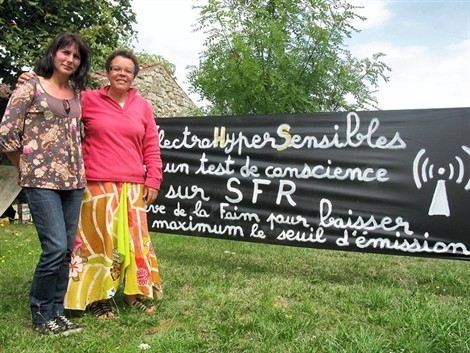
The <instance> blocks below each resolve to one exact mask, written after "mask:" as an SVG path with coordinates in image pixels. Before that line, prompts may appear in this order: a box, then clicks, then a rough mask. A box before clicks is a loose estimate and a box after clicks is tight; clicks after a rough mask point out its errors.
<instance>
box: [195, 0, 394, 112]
mask: <svg viewBox="0 0 470 353" xmlns="http://www.w3.org/2000/svg"><path fill="white" fill-rule="evenodd" d="M196 8H197V9H199V10H200V17H199V20H198V24H197V26H196V31H204V32H205V33H206V34H207V39H206V42H205V50H204V51H203V52H202V54H201V57H200V63H199V66H198V67H192V69H191V71H190V74H189V81H190V83H191V85H192V91H193V92H195V93H198V94H199V95H200V96H201V97H202V98H203V99H205V100H207V101H209V102H210V106H209V112H210V113H211V114H222V115H230V114H269V113H293V112H315V111H340V110H358V109H362V108H364V109H367V108H370V107H377V100H376V98H375V96H374V94H375V93H376V89H377V88H378V84H379V83H380V82H381V81H382V80H383V81H388V77H387V73H388V72H389V70H390V69H389V67H388V66H387V65H386V64H385V63H384V62H383V61H382V60H381V59H382V57H383V54H381V53H377V54H375V55H373V56H372V57H371V58H365V59H358V58H355V57H353V55H352V54H351V53H350V52H349V51H348V50H347V48H346V47H345V45H344V42H345V40H346V39H347V38H350V37H351V35H352V34H353V33H354V32H357V30H356V29H355V28H354V27H353V25H352V22H353V20H357V19H359V20H364V18H362V17H360V16H358V15H357V14H356V12H357V11H356V10H357V8H356V7H353V6H352V5H350V4H348V3H347V1H343V0H208V2H207V4H206V5H203V6H196Z"/></svg>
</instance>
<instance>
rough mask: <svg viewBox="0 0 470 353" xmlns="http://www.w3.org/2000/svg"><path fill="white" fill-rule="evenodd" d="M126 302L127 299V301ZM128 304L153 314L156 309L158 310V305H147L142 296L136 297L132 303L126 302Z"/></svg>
mask: <svg viewBox="0 0 470 353" xmlns="http://www.w3.org/2000/svg"><path fill="white" fill-rule="evenodd" d="M125 302H126V301H125ZM126 304H127V305H130V306H132V307H134V308H136V309H138V310H140V311H143V312H144V313H146V314H153V313H154V312H155V310H157V307H156V306H155V305H150V306H149V305H147V304H146V303H145V302H143V301H142V299H140V298H136V299H135V300H134V301H132V302H131V303H128V302H126ZM148 310H152V311H151V312H148Z"/></svg>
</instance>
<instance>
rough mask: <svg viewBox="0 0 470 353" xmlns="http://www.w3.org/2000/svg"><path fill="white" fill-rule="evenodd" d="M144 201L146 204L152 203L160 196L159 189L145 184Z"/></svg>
mask: <svg viewBox="0 0 470 353" xmlns="http://www.w3.org/2000/svg"><path fill="white" fill-rule="evenodd" d="M143 196H144V202H145V204H146V205H151V204H152V203H153V202H154V201H155V200H156V199H157V196H158V190H156V189H152V188H151V187H148V186H144V195H143Z"/></svg>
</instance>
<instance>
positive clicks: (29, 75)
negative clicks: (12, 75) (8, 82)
mask: <svg viewBox="0 0 470 353" xmlns="http://www.w3.org/2000/svg"><path fill="white" fill-rule="evenodd" d="M34 76H36V74H35V73H34V71H31V72H23V73H22V74H21V75H20V77H18V81H17V82H16V86H15V88H17V87H18V86H21V85H22V84H23V83H25V82H26V81H28V80H29V79H30V78H33V77H34Z"/></svg>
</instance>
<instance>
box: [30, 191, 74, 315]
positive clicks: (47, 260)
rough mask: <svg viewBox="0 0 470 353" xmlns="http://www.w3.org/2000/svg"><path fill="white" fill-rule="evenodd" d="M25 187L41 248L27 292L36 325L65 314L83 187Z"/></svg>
mask: <svg viewBox="0 0 470 353" xmlns="http://www.w3.org/2000/svg"><path fill="white" fill-rule="evenodd" d="M25 190H26V197H27V201H28V205H29V209H30V211H31V216H32V218H33V222H34V225H35V226H36V230H37V233H38V236H39V241H40V242H41V248H42V254H41V257H40V258H39V262H38V264H37V266H36V270H35V272H34V277H33V282H32V284H31V291H30V294H29V301H30V307H31V315H32V319H33V323H35V324H39V323H44V322H47V321H50V320H53V319H54V318H55V317H56V316H58V315H63V313H64V297H65V292H66V290H67V284H68V279H69V263H70V254H71V253H72V250H73V245H74V240H75V235H76V233H77V226H78V218H79V216H80V207H81V204H82V194H83V189H79V190H51V189H38V188H25Z"/></svg>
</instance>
